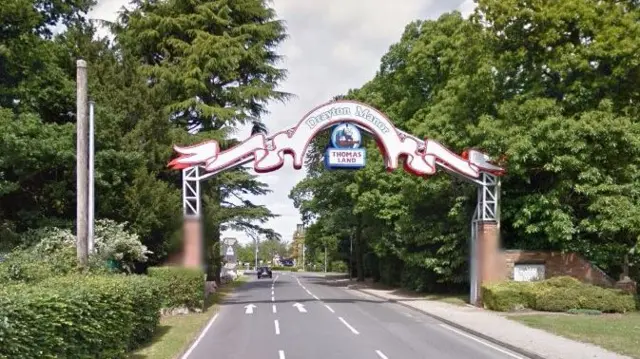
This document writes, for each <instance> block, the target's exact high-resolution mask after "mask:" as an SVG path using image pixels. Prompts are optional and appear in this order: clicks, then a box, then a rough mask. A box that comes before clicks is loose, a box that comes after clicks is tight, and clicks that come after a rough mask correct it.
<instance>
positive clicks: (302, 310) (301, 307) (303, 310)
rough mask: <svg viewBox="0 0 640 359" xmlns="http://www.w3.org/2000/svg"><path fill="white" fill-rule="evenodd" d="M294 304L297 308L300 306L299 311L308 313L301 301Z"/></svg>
mask: <svg viewBox="0 0 640 359" xmlns="http://www.w3.org/2000/svg"><path fill="white" fill-rule="evenodd" d="M293 306H294V307H296V308H298V311H299V312H300V313H306V312H307V310H306V309H304V305H302V304H300V303H296V304H294V305H293Z"/></svg>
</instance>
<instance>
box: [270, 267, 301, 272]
mask: <svg viewBox="0 0 640 359" xmlns="http://www.w3.org/2000/svg"><path fill="white" fill-rule="evenodd" d="M271 270H278V271H282V272H297V271H298V268H296V267H281V266H274V267H271Z"/></svg>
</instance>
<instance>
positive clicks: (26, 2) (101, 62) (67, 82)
mask: <svg viewBox="0 0 640 359" xmlns="http://www.w3.org/2000/svg"><path fill="white" fill-rule="evenodd" d="M95 4H96V2H95V1H92V0H71V1H59V0H11V1H10V2H9V3H7V4H6V6H5V4H3V7H2V9H0V20H1V21H0V23H2V24H3V25H0V29H2V31H0V32H2V34H1V35H0V63H1V64H2V65H0V133H1V135H0V137H2V138H1V141H0V150H1V151H0V235H2V238H3V241H2V244H1V246H2V248H0V250H2V251H10V250H11V249H13V248H14V247H16V246H20V245H22V244H24V243H22V242H21V239H22V236H21V234H22V233H24V232H25V231H26V230H28V229H37V228H41V227H60V228H66V227H71V226H72V225H73V223H74V218H75V215H76V213H75V202H76V198H75V197H76V191H75V175H74V173H75V145H76V144H75V128H74V125H75V121H76V119H75V111H76V106H75V95H76V91H75V75H76V60H77V59H78V58H83V59H84V60H86V61H87V63H88V71H89V93H90V97H91V99H92V100H94V101H95V103H96V107H95V114H96V116H95V121H96V122H95V130H96V131H95V148H96V154H95V187H96V188H95V189H96V192H95V193H96V215H97V216H98V217H99V218H105V219H110V220H113V221H115V222H118V223H125V222H126V223H128V225H127V229H129V230H130V231H132V232H133V233H134V234H135V235H137V236H138V237H139V239H140V241H141V242H142V244H143V245H144V246H146V247H147V248H148V249H149V250H150V251H151V253H148V254H149V255H148V262H149V264H151V265H153V264H157V263H159V262H162V261H163V260H164V259H165V258H166V257H167V255H168V254H170V253H172V252H175V251H176V249H177V247H178V246H179V245H180V243H179V237H180V226H181V220H182V213H181V206H180V196H181V189H180V174H179V173H178V172H175V171H169V170H168V169H167V167H166V163H167V161H168V160H169V159H170V157H171V155H172V145H173V144H174V143H182V144H191V143H194V142H196V141H202V140H206V139H219V140H221V143H222V144H223V147H225V148H226V147H228V146H229V145H232V144H233V141H231V140H228V139H227V136H228V135H230V134H232V133H233V132H234V131H235V130H236V128H235V126H236V125H239V124H242V123H253V124H254V131H256V132H262V131H266V126H265V125H264V124H262V123H261V120H260V116H261V115H262V114H264V113H265V106H266V103H267V102H268V101H269V100H271V99H276V100H284V99H285V98H286V97H287V94H284V93H280V92H278V91H276V90H275V88H276V87H277V85H278V83H279V81H281V79H283V78H284V76H285V71H284V70H282V69H279V68H277V67H276V63H277V61H278V59H279V57H278V54H277V53H276V51H275V49H276V46H277V45H278V43H279V42H280V41H281V40H282V39H283V38H284V37H285V33H284V26H283V24H281V23H280V22H279V21H277V20H275V14H274V12H273V10H272V9H270V8H269V7H267V6H265V5H264V4H263V2H262V1H258V0H254V1H249V0H247V1H242V2H234V3H233V4H230V5H228V4H227V2H226V1H199V2H198V3H197V4H196V3H193V2H190V3H189V4H187V2H185V1H177V0H176V1H167V2H160V3H158V2H152V1H138V2H136V3H134V4H132V5H133V6H132V7H129V11H127V12H125V13H124V14H123V16H122V19H120V20H119V21H118V22H117V23H115V24H111V25H112V30H113V31H114V34H115V39H114V40H110V39H105V38H100V36H98V34H97V33H96V28H95V27H94V25H93V24H91V23H89V22H87V21H86V13H87V12H88V11H89V10H90V9H91V7H92V6H94V5H95ZM227 5H228V6H227ZM212 11H213V12H212ZM213 14H218V15H215V16H214V15H213ZM177 22H180V23H181V24H182V25H180V26H178V27H176V26H173V25H176V23H177ZM214 23H216V24H218V25H220V26H212V24H214ZM167 24H173V25H171V26H167ZM183 25H184V26H183ZM53 26H59V27H58V28H57V29H56V30H57V31H58V33H57V34H55V35H54V34H53V33H52V29H53ZM150 34H155V35H154V36H151V37H149V35H150ZM224 39H226V40H225V41H223V40H224ZM178 45H180V46H178ZM212 46H213V47H212ZM212 50H213V52H211V51H212ZM156 51H160V52H162V53H163V54H165V53H166V54H170V55H174V56H172V57H171V56H170V58H171V59H172V60H171V61H162V63H158V62H154V61H151V60H150V59H152V58H154V56H156V55H158V53H157V52H156ZM215 56H221V57H220V58H222V59H225V61H213V60H212V59H213V58H214V57H215ZM141 59H142V60H143V61H142V63H141V61H140V60H141ZM157 59H158V58H157V57H156V60H157ZM177 59H182V60H184V61H182V60H177ZM146 60H149V61H146ZM174 60H176V61H174ZM175 75H179V76H175ZM150 79H153V81H150ZM210 79H215V80H214V81H209V80H210ZM234 83H235V84H237V86H235V85H234V86H230V84H234ZM197 96H201V97H200V98H201V99H202V100H203V101H204V102H203V103H202V106H200V105H199V104H197V106H196V107H197V108H198V110H199V109H207V110H211V111H210V112H209V114H213V113H217V114H218V115H219V117H216V118H212V117H211V116H209V117H207V115H206V114H205V113H197V114H196V113H195V112H193V113H190V112H188V111H186V112H184V110H185V109H188V108H189V105H185V106H186V107H185V106H182V105H184V104H185V102H189V101H191V100H192V99H195V98H196V97H197ZM181 104H182V105H181ZM205 112H206V111H205ZM191 115H193V116H191ZM190 116H191V117H193V119H195V120H196V121H199V123H201V124H202V126H201V128H200V130H199V131H200V132H201V133H200V134H194V132H197V131H189V128H190V127H191V126H190V125H187V124H186V123H185V122H184V121H183V120H184V119H185V118H187V117H190ZM168 119H172V121H168ZM189 121H190V120H189ZM187 122H188V121H187ZM207 124H209V125H207ZM205 125H207V126H205ZM214 127H215V129H214ZM207 188H208V190H206V189H205V191H204V192H205V193H204V195H203V197H204V199H205V203H209V205H208V207H209V209H212V210H210V211H209V213H214V214H215V215H214V214H212V215H210V216H209V218H207V220H208V221H209V222H213V228H214V232H217V233H218V235H216V236H211V237H208V238H212V241H214V242H215V241H216V240H217V238H219V232H220V231H221V230H225V229H226V228H229V227H233V228H239V229H242V230H244V229H247V228H252V229H255V228H258V229H262V228H261V225H262V224H263V223H264V221H265V220H266V219H268V218H270V217H272V216H273V215H272V214H271V212H269V211H268V210H267V209H266V207H263V206H256V205H253V204H252V203H250V202H246V201H240V203H239V204H238V202H237V201H236V202H234V201H233V200H231V199H235V198H236V197H242V196H243V195H244V194H247V193H251V194H256V195H260V194H264V193H266V192H267V188H266V186H265V185H264V184H263V183H260V182H258V181H256V180H255V179H254V178H253V176H251V175H249V174H248V173H247V172H246V171H245V170H243V169H237V170H235V171H232V172H230V173H225V174H224V175H221V176H219V178H218V179H217V183H214V185H213V186H209V187H207ZM232 202H234V203H232ZM219 209H222V210H219ZM256 222H257V224H256ZM118 243H120V242H118ZM114 245H119V244H114ZM121 253H122V252H121V251H120V252H119V251H116V253H113V255H114V256H119V255H120V254H121ZM130 254H131V255H132V258H133V257H137V258H140V254H141V253H137V254H136V253H130ZM124 260H125V262H130V261H131V260H130V259H129V258H127V257H126V256H125V258H124Z"/></svg>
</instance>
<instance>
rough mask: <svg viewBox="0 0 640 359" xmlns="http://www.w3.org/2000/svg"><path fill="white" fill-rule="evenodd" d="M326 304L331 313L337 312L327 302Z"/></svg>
mask: <svg viewBox="0 0 640 359" xmlns="http://www.w3.org/2000/svg"><path fill="white" fill-rule="evenodd" d="M324 306H325V307H327V309H329V311H330V312H331V313H335V311H334V310H333V309H332V308H331V307H330V306H328V305H326V304H325V305H324Z"/></svg>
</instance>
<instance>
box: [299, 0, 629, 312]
mask: <svg viewBox="0 0 640 359" xmlns="http://www.w3.org/2000/svg"><path fill="white" fill-rule="evenodd" d="M508 3H509V6H505V4H506V3H505V2H504V1H503V0H480V1H478V7H477V9H476V11H475V13H474V14H473V16H471V17H470V18H469V19H464V18H463V17H462V16H461V15H460V14H459V13H457V12H453V13H449V14H444V15H442V16H441V17H440V18H439V19H437V20H426V21H415V22H413V23H411V24H409V25H408V26H407V27H406V28H405V32H404V34H403V35H402V38H401V39H400V41H399V42H398V43H396V44H394V45H392V46H391V47H390V49H389V51H388V53H387V54H385V55H384V56H383V58H382V60H381V64H380V68H379V71H378V73H377V74H376V76H375V77H374V78H373V79H372V80H371V81H369V82H368V83H366V84H365V85H363V86H362V87H361V88H359V89H355V90H351V91H349V93H348V94H347V95H346V96H341V97H342V98H347V99H355V100H359V101H362V102H365V103H368V104H370V105H372V106H374V107H376V108H378V109H379V110H381V111H382V112H384V113H386V114H387V115H388V117H389V118H390V119H391V121H392V122H393V123H394V125H395V126H397V127H399V128H401V129H402V130H405V131H407V132H410V133H412V134H414V135H416V136H418V137H426V138H429V139H433V140H437V141H440V142H441V143H442V144H443V145H445V146H447V147H449V148H450V149H451V150H453V151H454V152H457V153H461V152H462V151H463V150H464V149H466V148H470V147H476V148H480V149H482V150H483V151H484V152H486V153H488V154H490V155H491V156H493V157H494V158H496V159H498V158H501V156H503V157H504V158H505V159H506V162H505V163H504V165H505V166H506V169H507V174H506V175H505V176H504V177H503V178H502V186H501V188H502V195H501V226H500V227H501V239H502V240H503V242H504V246H505V247H507V248H520V249H535V250H564V251H576V252H578V253H580V254H581V255H583V256H585V257H586V258H588V259H589V260H590V261H592V262H594V263H595V264H596V265H598V266H599V267H601V268H603V269H604V270H605V271H606V272H607V273H608V274H609V275H611V276H612V277H618V275H619V274H620V273H621V272H623V270H625V268H623V265H622V263H623V262H624V261H623V258H624V257H625V256H627V257H628V258H629V265H630V266H631V268H630V269H629V271H630V273H631V275H632V276H635V278H636V279H640V272H638V267H640V266H639V264H640V256H639V255H638V251H637V248H638V240H639V239H640V221H639V220H638V216H637V215H636V214H637V213H638V210H640V208H639V207H638V206H639V205H640V191H639V190H638V188H640V186H639V185H640V171H639V169H640V152H639V151H640V122H638V121H637V115H638V114H639V113H640V111H639V110H640V107H638V103H640V102H639V101H638V96H639V95H638V91H635V90H633V88H634V86H635V85H634V83H636V82H637V81H638V80H640V78H639V76H640V61H638V59H637V55H636V54H637V51H638V49H640V37H639V35H640V25H638V23H637V21H636V19H637V18H638V16H640V6H639V5H638V4H637V3H632V2H616V1H596V0H568V1H563V2H545V1H534V2H531V1H525V0H514V1H509V2H508ZM326 144H327V135H326V134H324V135H322V136H319V137H318V138H317V139H316V141H315V142H314V143H313V145H312V146H311V149H310V154H309V158H308V160H307V167H308V174H307V177H306V178H305V179H304V180H303V181H302V182H301V183H299V184H298V185H297V186H296V187H295V188H294V189H293V190H292V191H291V194H290V197H291V198H292V199H293V201H294V204H295V205H296V206H297V207H298V208H299V209H300V211H301V212H302V217H303V220H304V221H305V222H306V223H307V224H308V226H307V228H308V230H307V232H306V236H305V243H306V244H307V248H308V249H307V254H309V256H308V258H309V259H310V263H314V262H317V261H318V260H319V259H320V257H321V256H322V254H323V253H324V247H325V246H327V247H328V248H332V249H333V250H331V251H329V255H330V260H331V261H333V260H340V261H343V262H345V263H348V264H349V267H350V270H351V271H353V272H355V273H357V275H358V278H359V279H360V280H362V279H364V277H365V276H371V277H373V278H374V280H377V281H382V282H384V283H386V284H391V285H399V286H404V287H406V288H409V289H412V290H423V291H433V290H437V289H451V288H452V287H455V286H464V285H466V284H467V283H468V269H469V268H468V262H469V261H468V256H469V253H468V248H469V246H468V239H469V231H470V228H469V221H470V219H471V217H472V214H473V210H474V208H475V201H476V198H475V188H474V186H472V185H469V184H467V183H464V182H463V181H460V180H458V179H456V178H452V177H451V176H450V175H448V174H447V173H438V174H436V175H434V176H431V177H430V178H416V177H413V176H411V175H409V174H406V173H404V172H403V171H401V170H397V171H394V172H392V173H388V172H386V171H385V169H384V161H383V158H382V156H381V155H380V151H379V150H378V148H377V146H376V144H375V142H374V141H372V139H371V138H368V137H367V138H365V147H366V149H367V151H368V153H367V162H368V164H367V166H366V168H364V169H362V170H359V171H327V170H325V169H324V168H323V166H322V154H323V151H324V149H325V146H326ZM351 243H352V244H353V246H351ZM351 248H353V255H351V253H352V249H351ZM352 257H353V262H351V260H350V258H352ZM504 290H505V291H512V289H511V288H504ZM523 300H524V299H519V300H518V301H523ZM524 301H526V300H524ZM505 305H507V306H510V305H512V303H505Z"/></svg>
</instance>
